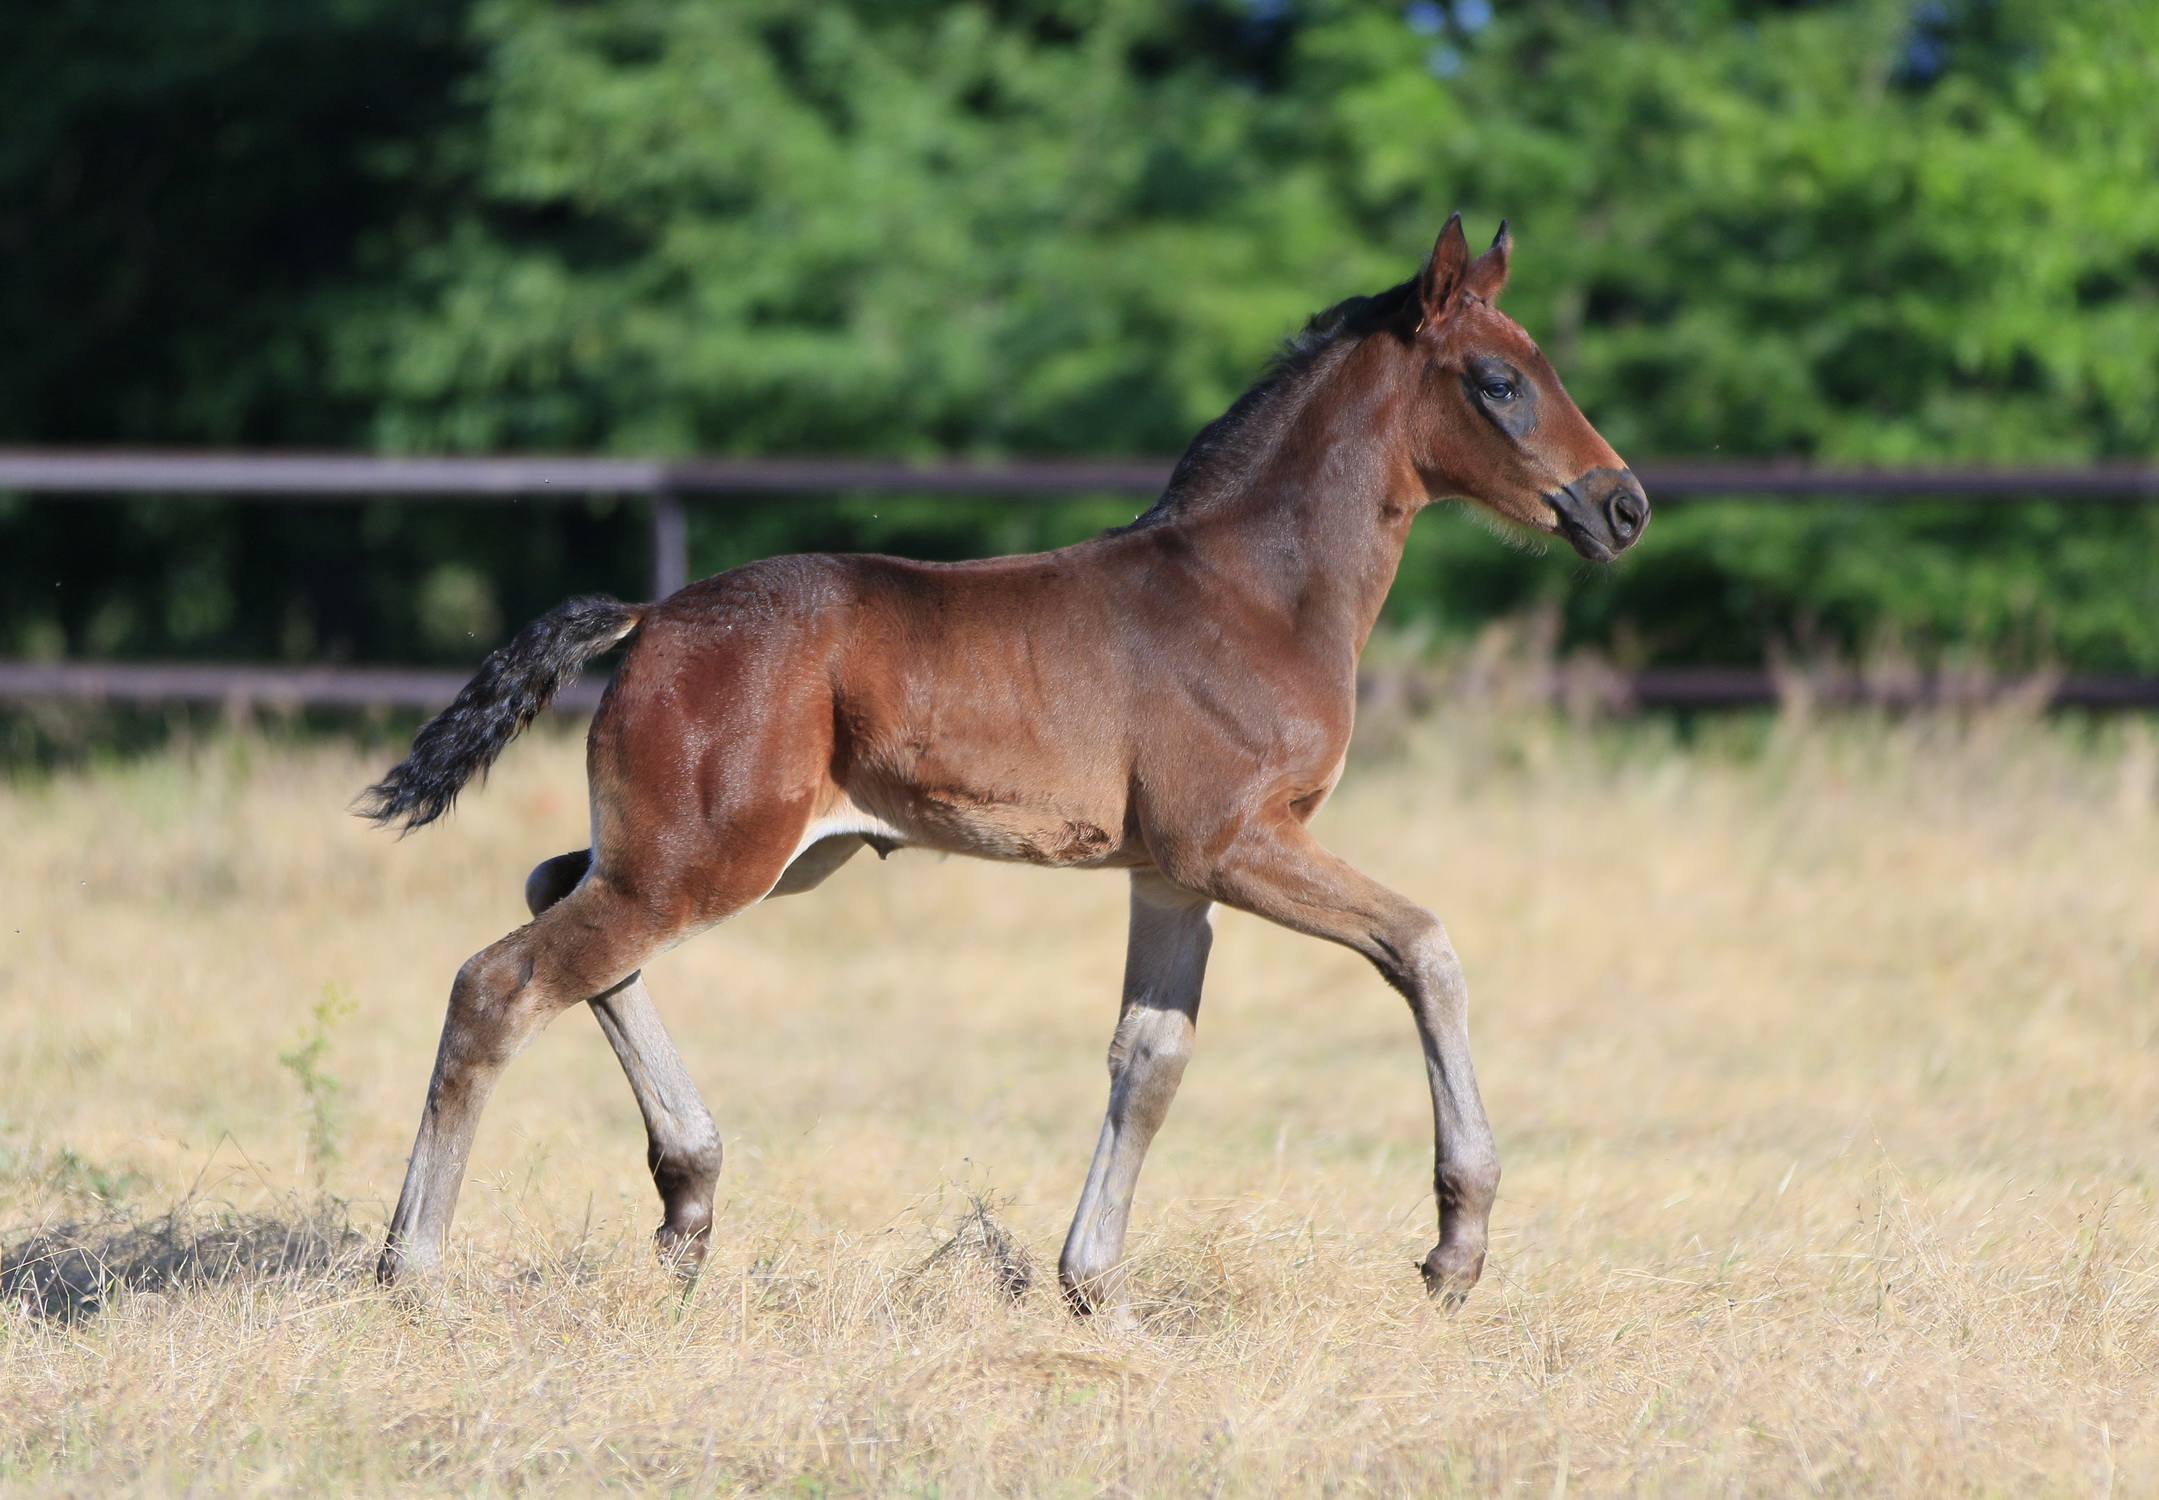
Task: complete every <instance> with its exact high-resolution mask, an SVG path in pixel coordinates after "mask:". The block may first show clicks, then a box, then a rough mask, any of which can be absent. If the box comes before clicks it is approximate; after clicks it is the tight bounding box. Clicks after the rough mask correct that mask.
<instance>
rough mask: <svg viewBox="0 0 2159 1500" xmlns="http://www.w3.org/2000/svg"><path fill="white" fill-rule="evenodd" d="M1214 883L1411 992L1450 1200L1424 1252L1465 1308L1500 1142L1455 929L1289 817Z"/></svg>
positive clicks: (1428, 1282)
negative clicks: (1434, 1240) (1483, 1087)
mask: <svg viewBox="0 0 2159 1500" xmlns="http://www.w3.org/2000/svg"><path fill="white" fill-rule="evenodd" d="M1202 883H1203V882H1201V881H1200V880H1197V879H1195V880H1194V884H1202ZM1204 884H1205V885H1206V887H1207V888H1208V889H1210V890H1211V891H1212V893H1213V894H1214V895H1215V896H1217V897H1218V898H1219V899H1220V900H1222V901H1223V902H1224V903H1226V904H1228V905H1231V906H1236V907H1241V908H1242V909H1244V910H1245V911H1249V912H1252V913H1253V914H1255V915H1257V916H1262V917H1266V918H1268V919H1269V920H1271V921H1274V922H1278V923H1280V924H1281V925H1282V926H1284V927H1288V928H1292V929H1294V930H1295V931H1298V932H1304V933H1310V934H1311V935H1312V936H1314V937H1323V938H1327V939H1330V940H1331V941H1333V942H1337V943H1341V944H1342V945H1344V946H1345V947H1349V948H1354V949H1356V950H1357V951H1358V952H1360V953H1362V954H1363V955H1364V956H1365V957H1366V958H1368V959H1370V960H1371V961H1372V963H1373V966H1374V967H1376V968H1377V969H1378V970H1379V972H1380V974H1381V975H1382V976H1384V977H1385V979H1386V980H1387V982H1388V983H1389V984H1391V985H1393V986H1394V987H1395V988H1396V989H1397V990H1400V991H1401V992H1402V995H1403V997H1404V998H1405V999H1407V1000H1408V1001H1409V1009H1410V1014H1411V1015H1412V1016H1414V1017H1415V1018H1416V1022H1417V1035H1418V1037H1419V1039H1420V1040H1421V1041H1422V1042H1423V1044H1424V1067H1425V1073H1426V1075H1427V1077H1428V1079H1429V1080H1430V1083H1431V1086H1432V1125H1433V1141H1434V1149H1433V1187H1434V1191H1435V1192H1436V1193H1437V1195H1438V1199H1439V1243H1438V1244H1437V1245H1436V1246H1434V1247H1433V1249H1432V1253H1431V1254H1429V1255H1427V1256H1426V1257H1425V1259H1424V1268H1423V1269H1424V1282H1425V1289H1426V1291H1428V1292H1430V1293H1431V1294H1432V1295H1433V1296H1435V1297H1440V1298H1442V1299H1444V1300H1445V1302H1446V1303H1447V1305H1448V1306H1450V1307H1452V1306H1458V1305H1459V1304H1460V1303H1461V1301H1462V1299H1463V1298H1464V1297H1466V1296H1468V1295H1469V1290H1470V1288H1471V1287H1473V1286H1475V1285H1476V1284H1477V1278H1478V1277H1479V1276H1481V1275H1482V1274H1483V1272H1484V1253H1485V1248H1486V1245H1487V1243H1488V1239H1489V1235H1490V1230H1491V1219H1492V1200H1493V1199H1494V1198H1495V1197H1496V1196H1497V1195H1498V1192H1499V1148H1498V1147H1497V1145H1496V1144H1495V1143H1494V1142H1493V1140H1492V1127H1491V1125H1490V1123H1489V1122H1488V1121H1487V1120H1486V1119H1485V1116H1484V1100H1483V1099H1482V1097H1481V1096H1480V1095H1479V1094H1478V1092H1477V1070H1476V1067H1475V1065H1474V1064H1473V1063H1472V1062H1471V1061H1470V1056H1469V986H1468V985H1467V984H1466V983H1465V982H1464V980H1463V978H1462V965H1461V962H1460V960H1458V959H1457V958H1456V957H1455V954H1454V945H1453V944H1452V943H1450V942H1449V941H1448V940H1447V930H1446V928H1444V927H1442V926H1441V925H1440V922H1439V918H1437V917H1435V916H1433V915H1432V913H1430V912H1428V911H1426V910H1425V909H1424V908H1423V907H1421V906H1419V905H1417V904H1416V903H1415V902H1413V901H1410V900H1408V899H1407V898H1406V897H1403V896H1398V895H1396V894H1395V893H1394V892H1393V891H1390V890H1388V889H1387V888H1386V887H1385V886H1383V885H1381V884H1379V883H1378V882H1377V881H1375V880H1371V879H1369V878H1367V877H1366V876H1363V875H1360V874H1359V873H1358V872H1357V871H1356V870H1354V869H1352V868H1350V866H1349V865H1347V864H1345V863H1344V862H1343V861H1342V860H1340V859H1339V858H1337V857H1336V856H1334V855H1333V854H1330V853H1328V852H1327V851H1326V850H1325V849H1323V848H1321V847H1320V846H1319V844H1318V843H1317V842H1316V841H1315V840H1314V839H1313V838H1312V836H1311V834H1310V833H1308V832H1307V831H1306V830H1305V828H1304V825H1303V824H1302V823H1299V822H1297V821H1296V820H1294V819H1292V818H1289V817H1287V816H1285V817H1284V818H1283V819H1282V820H1281V821H1279V822H1277V823H1275V824H1273V825H1271V826H1261V825H1255V826H1254V827H1252V828H1250V829H1248V830H1247V833H1246V836H1245V837H1244V838H1243V839H1241V840H1240V841H1239V842H1238V843H1237V844H1236V845H1235V846H1233V847H1232V848H1231V849H1230V850H1229V851H1228V852H1227V854H1226V855H1225V856H1224V857H1223V858H1222V860H1221V862H1220V864H1219V865H1218V866H1217V868H1216V869H1215V870H1214V871H1213V872H1212V873H1211V875H1210V877H1209V878H1207V879H1206V880H1205V881H1204Z"/></svg>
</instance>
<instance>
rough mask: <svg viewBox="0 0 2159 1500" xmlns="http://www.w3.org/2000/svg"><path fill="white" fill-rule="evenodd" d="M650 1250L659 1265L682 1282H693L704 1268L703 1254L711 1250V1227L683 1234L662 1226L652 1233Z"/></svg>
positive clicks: (707, 1226)
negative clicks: (651, 1249) (655, 1255)
mask: <svg viewBox="0 0 2159 1500" xmlns="http://www.w3.org/2000/svg"><path fill="white" fill-rule="evenodd" d="M652 1248H653V1251H654V1253H655V1254H657V1255H658V1256H659V1257H660V1264H661V1265H663V1266H665V1267H667V1269H668V1270H670V1271H673V1272H674V1273H675V1275H676V1276H678V1277H680V1278H681V1279H682V1280H683V1281H686V1282H687V1281H695V1280H696V1279H697V1273H698V1272H700V1271H702V1270H703V1269H704V1268H705V1252H706V1251H707V1250H709V1249H711V1248H712V1226H711V1225H709V1224H707V1225H705V1226H704V1227H702V1228H700V1229H694V1230H690V1231H687V1232H685V1231H683V1230H680V1229H674V1228H670V1227H669V1226H668V1225H665V1224H662V1225H661V1226H660V1227H659V1228H658V1229H657V1230H656V1231H654V1233H653V1236H652Z"/></svg>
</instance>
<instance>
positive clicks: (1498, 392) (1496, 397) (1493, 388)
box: [1483, 380, 1515, 401]
mask: <svg viewBox="0 0 2159 1500" xmlns="http://www.w3.org/2000/svg"><path fill="white" fill-rule="evenodd" d="M1483 390H1484V399H1485V400H1487V401H1512V400H1513V399H1514V395H1515V392H1514V383H1513V382H1512V381H1508V380H1487V381H1486V382H1485V383H1484V386H1483Z"/></svg>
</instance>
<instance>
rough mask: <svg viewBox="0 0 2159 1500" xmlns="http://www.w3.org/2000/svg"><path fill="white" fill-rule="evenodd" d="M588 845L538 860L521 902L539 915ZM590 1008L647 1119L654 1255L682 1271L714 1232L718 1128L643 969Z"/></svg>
mask: <svg viewBox="0 0 2159 1500" xmlns="http://www.w3.org/2000/svg"><path fill="white" fill-rule="evenodd" d="M591 864H592V851H591V850H589V849H579V850H577V851H576V852H575V853H572V854H559V855H557V856H556V857H555V858H553V859H550V860H545V861H542V862H541V863H540V864H539V865H538V866H536V867H535V868H534V870H533V872H532V874H531V875H530V876H529V877H527V878H526V881H525V904H526V905H528V906H530V907H531V908H532V914H533V915H534V916H535V917H537V916H539V915H540V914H541V913H542V912H544V911H546V910H547V909H548V908H549V907H551V906H553V905H554V904H555V903H556V902H557V901H560V900H561V899H562V898H563V897H564V896H566V895H568V894H569V893H570V892H571V891H572V890H574V889H575V888H576V886H577V883H578V882H579V881H580V880H582V879H584V878H585V871H586V870H587V869H588V868H589V867H590V866H591ZM591 1005H592V1014H593V1016H594V1018H595V1019H596V1020H598V1021H599V1023H600V1030H601V1031H602V1032H603V1033H605V1034H606V1036H607V1040H608V1043H609V1045H611V1046H612V1047H613V1048H614V1049H615V1058H616V1060H617V1061H618V1062H620V1063H621V1064H622V1071H623V1072H624V1073H625V1074H627V1075H628V1077H629V1080H630V1091H631V1092H632V1093H634V1094H635V1095H636V1096H637V1112H638V1113H639V1114H641V1115H643V1116H644V1119H645V1161H646V1163H647V1165H649V1166H650V1167H651V1169H652V1181H653V1185H654V1186H655V1187H657V1188H658V1189H659V1190H660V1204H661V1207H662V1210H663V1212H664V1217H663V1218H662V1220H661V1223H660V1228H659V1232H658V1234H657V1235H656V1236H655V1238H656V1240H657V1241H658V1248H659V1253H660V1259H661V1260H663V1261H666V1262H667V1263H668V1264H670V1265H672V1266H673V1267H674V1268H675V1269H676V1270H677V1271H678V1272H680V1273H681V1274H682V1275H683V1276H685V1277H692V1276H695V1275H696V1274H697V1270H698V1267H700V1266H701V1265H703V1264H704V1260H705V1249H706V1247H707V1246H708V1245H709V1244H710V1243H711V1238H712V1199H713V1193H714V1190H715V1189H716V1188H717V1186H718V1184H719V1178H720V1156H721V1152H720V1131H719V1127H718V1126H717V1125H715V1124H714V1123H713V1122H712V1112H711V1111H710V1110H709V1109H707V1108H706V1107H705V1101H704V1097H703V1096H702V1095H701V1094H699V1093H698V1092H697V1084H696V1083H695V1082H694V1081H693V1080H692V1079H691V1077H690V1071H689V1069H688V1068H686V1067H684V1066H683V1063H682V1057H681V1054H679V1053H677V1052H676V1051H675V1044H674V1043H673V1042H672V1041H671V1040H669V1038H668V1035H667V1028H666V1027H665V1026H663V1025H662V1024H661V1023H660V1012H659V1009H658V1007H656V1006H655V1005H653V1003H652V995H651V992H650V991H648V990H647V989H646V988H645V981H644V976H643V973H642V971H640V972H639V973H636V974H632V975H631V976H630V977H629V978H627V979H625V980H623V981H622V982H621V983H620V984H618V985H616V986H615V987H614V988H613V989H611V990H609V991H607V992H606V993H605V994H601V995H594V996H593V997H592V1000H591Z"/></svg>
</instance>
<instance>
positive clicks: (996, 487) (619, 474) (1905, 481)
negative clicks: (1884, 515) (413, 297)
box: [0, 448, 2159, 501]
mask: <svg viewBox="0 0 2159 1500" xmlns="http://www.w3.org/2000/svg"><path fill="white" fill-rule="evenodd" d="M1174 464H1175V460H1173V459H1168V458H1129V459H1083V458H1071V459H1064V458H1059V459H1007V460H998V461H988V460H985V461H982V462H970V461H965V460H954V459H945V460H939V461H934V462H922V463H914V462H908V461H905V460H899V459H871V458H860V459H858V458H758V459H684V460H673V459H643V458H577V457H565V458H551V457H545V456H539V455H535V456H531V457H524V456H508V457H445V458H401V457H378V456H374V455H366V454H338V453H323V454H308V453H291V454H284V453H199V452H158V451H142V452H130V451H89V450H66V449H42V448H0V490H12V491H16V492H18V493H32V494H129V493H132V494H176V495H177V494H198V495H201V494H211V495H252V496H261V497H265V498H270V497H279V496H282V497H285V498H289V499H294V500H311V499H323V498H328V497H335V496H349V497H364V496H371V495H431V496H438V497H442V498H446V499H457V498H463V499H470V500H517V499H544V498H546V497H549V496H565V497H568V496H580V495H643V496H651V495H698V496H707V495H710V496H720V495H801V494H831V493H845V492H849V491H867V492H893V491H909V490H914V491H928V492H935V493H938V494H954V495H958V494H966V495H1040V496H1050V495H1077V494H1126V495H1152V494H1159V493H1160V492H1161V490H1162V488H1163V486H1164V485H1165V484H1166V483H1167V482H1168V480H1169V475H1170V470H1171V468H1172V467H1173V466H1174ZM1635 473H1636V475H1637V476H1638V477H1639V478H1640V479H1641V481H1642V485H1643V487H1644V488H1645V489H1647V490H1648V491H1649V493H1650V496H1651V498H1652V499H1654V498H1655V497H1657V496H1659V495H1675V496H1678V495H1684V496H1697V495H1721V496H1732V497H1736V498H1744V497H1750V496H1755V497H1778V496H1782V497H1800V496H1809V495H1835V496H1849V497H1852V498H1855V499H1896V500H1906V499H1944V498H1948V499H1956V498H1964V499H1998V498H2031V497H2035V496H2037V497H2044V498H2046V499H2054V500H2116V501H2120V500H2149V499H2154V498H2159V466H2154V465H2149V464H2099V465H2093V466H2090V467H2084V468H2068V467H2058V466H2057V467H2042V468H2000V467H1995V468H1931V469H1880V468H1852V467H1834V466H1829V467H1813V466H1810V465H1804V464H1792V463H1755V464H1741V463H1730V464H1727V463H1699V462H1685V461H1673V462H1650V463H1645V464H1642V465H1640V466H1638V467H1637V468H1636V469H1635Z"/></svg>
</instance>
